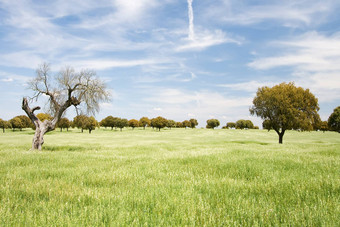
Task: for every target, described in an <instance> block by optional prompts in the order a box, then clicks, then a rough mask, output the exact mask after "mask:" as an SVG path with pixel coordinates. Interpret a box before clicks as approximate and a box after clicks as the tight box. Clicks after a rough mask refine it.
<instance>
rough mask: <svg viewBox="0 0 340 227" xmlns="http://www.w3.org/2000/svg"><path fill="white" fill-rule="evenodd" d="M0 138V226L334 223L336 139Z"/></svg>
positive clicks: (237, 133) (197, 135)
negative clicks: (39, 146) (37, 141)
mask: <svg viewBox="0 0 340 227" xmlns="http://www.w3.org/2000/svg"><path fill="white" fill-rule="evenodd" d="M33 133H34V132H33V131H32V130H29V129H26V130H23V131H22V132H19V131H16V132H11V131H9V130H8V131H6V133H0V226H24V225H25V226H66V225H67V226H69V225H73V226H74V225H76V226H106V225H111V226H131V225H132V226H273V225H276V226H339V225H340V218H339V217H340V134H339V133H335V132H325V133H322V132H296V131H288V132H286V134H285V136H284V139H283V144H281V145H280V144H278V136H277V134H276V133H275V132H272V131H270V132H267V131H265V130H221V129H218V130H211V129H210V130H209V129H172V130H169V129H167V130H161V131H160V132H158V131H156V130H152V129H150V128H147V129H146V130H143V129H139V128H138V129H135V130H131V129H124V130H123V131H122V132H120V131H115V130H113V131H111V130H110V129H99V130H98V129H96V130H95V131H93V132H92V133H91V134H88V133H87V132H86V131H84V133H80V131H79V130H77V129H73V130H70V131H69V132H66V131H63V132H59V131H53V132H51V133H48V134H46V135H45V137H44V138H45V144H44V146H43V150H42V151H32V150H30V147H31V141H32V138H33Z"/></svg>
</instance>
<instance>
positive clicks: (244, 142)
mask: <svg viewBox="0 0 340 227" xmlns="http://www.w3.org/2000/svg"><path fill="white" fill-rule="evenodd" d="M225 143H238V144H259V145H269V144H270V143H265V142H259V141H226V142H225Z"/></svg>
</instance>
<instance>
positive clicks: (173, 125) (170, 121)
mask: <svg viewBox="0 0 340 227" xmlns="http://www.w3.org/2000/svg"><path fill="white" fill-rule="evenodd" d="M166 127H168V128H170V129H171V128H174V127H176V121H174V120H168V122H167V124H166Z"/></svg>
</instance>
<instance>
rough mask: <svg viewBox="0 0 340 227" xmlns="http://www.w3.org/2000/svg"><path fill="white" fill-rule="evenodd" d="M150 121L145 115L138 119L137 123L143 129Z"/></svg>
mask: <svg viewBox="0 0 340 227" xmlns="http://www.w3.org/2000/svg"><path fill="white" fill-rule="evenodd" d="M150 124H151V121H150V119H149V118H147V117H142V118H141V119H139V125H140V126H141V127H143V128H144V129H145V127H146V126H150Z"/></svg>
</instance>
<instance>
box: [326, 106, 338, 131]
mask: <svg viewBox="0 0 340 227" xmlns="http://www.w3.org/2000/svg"><path fill="white" fill-rule="evenodd" d="M328 126H329V128H330V129H331V130H333V131H337V132H339V133H340V106H338V107H337V108H335V109H334V110H333V113H332V114H331V115H330V116H329V118H328Z"/></svg>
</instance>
